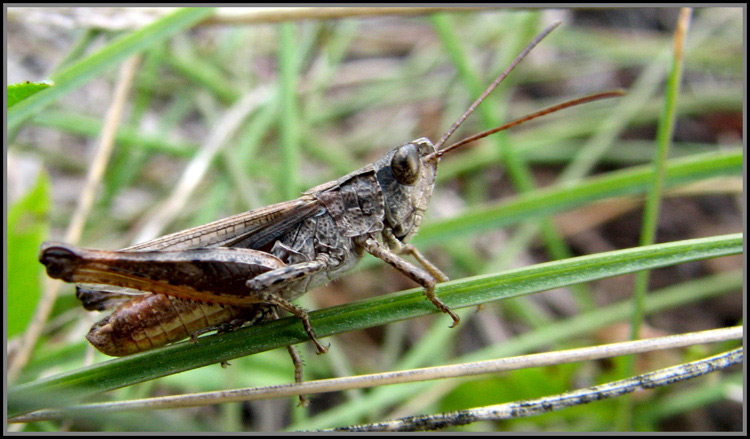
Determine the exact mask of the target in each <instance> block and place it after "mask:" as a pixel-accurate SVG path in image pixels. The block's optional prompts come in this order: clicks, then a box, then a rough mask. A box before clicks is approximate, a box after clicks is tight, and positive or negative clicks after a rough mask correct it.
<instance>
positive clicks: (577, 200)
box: [414, 150, 744, 244]
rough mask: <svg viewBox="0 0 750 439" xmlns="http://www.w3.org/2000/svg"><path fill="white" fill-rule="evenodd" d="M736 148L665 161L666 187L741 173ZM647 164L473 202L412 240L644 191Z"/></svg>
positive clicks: (426, 240) (511, 221)
mask: <svg viewBox="0 0 750 439" xmlns="http://www.w3.org/2000/svg"><path fill="white" fill-rule="evenodd" d="M743 163H744V159H743V152H742V151H741V150H737V151H728V152H719V153H708V154H699V155H695V156H690V157H685V158H680V159H673V160H669V161H668V162H667V179H666V185H667V187H673V186H676V185H679V184H683V183H687V182H691V181H696V180H700V179H707V178H711V177H716V176H724V175H742V172H743ZM653 172H654V171H653V168H652V167H651V166H639V167H632V168H628V169H624V170H621V171H614V172H610V173H608V174H605V175H603V176H600V177H593V178H589V179H586V180H583V181H581V182H579V183H576V184H575V185H572V186H569V185H566V186H562V187H550V188H544V189H539V190H536V191H534V192H531V193H526V194H521V195H518V196H517V197H516V198H514V199H512V200H509V201H504V202H500V203H497V204H493V205H490V206H482V207H476V208H473V209H470V210H468V211H467V212H464V213H463V214H461V215H458V216H457V217H455V218H450V219H446V220H441V221H435V222H428V223H426V224H424V225H423V226H422V227H421V228H420V230H419V233H418V234H417V235H416V236H415V237H414V243H415V244H431V243H435V242H438V241H440V240H445V239H446V238H448V237H453V236H460V235H462V234H466V233H471V232H475V231H477V230H484V229H489V228H493V227H499V226H505V225H509V224H516V223H519V222H521V221H525V220H527V219H529V218H532V217H535V216H539V215H549V214H553V213H557V212H561V211H563V210H566V209H572V208H574V207H578V206H582V205H585V204H587V203H591V202H593V201H596V200H601V199H604V198H608V197H617V196H623V195H635V194H639V193H644V192H645V191H646V190H647V189H648V187H649V185H650V182H651V179H652V178H653Z"/></svg>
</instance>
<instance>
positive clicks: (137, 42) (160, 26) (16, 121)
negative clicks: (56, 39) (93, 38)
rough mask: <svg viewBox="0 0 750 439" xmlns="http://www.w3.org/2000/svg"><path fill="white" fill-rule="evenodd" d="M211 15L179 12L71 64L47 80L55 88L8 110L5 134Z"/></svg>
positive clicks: (204, 10)
mask: <svg viewBox="0 0 750 439" xmlns="http://www.w3.org/2000/svg"><path fill="white" fill-rule="evenodd" d="M213 13H214V10H213V9H211V8H183V9H179V10H177V11H176V12H174V13H172V14H169V15H167V16H165V17H163V18H161V19H159V20H156V21H155V22H153V23H152V24H150V25H148V26H146V27H144V28H142V29H139V30H137V31H134V32H131V33H129V34H126V35H123V36H121V37H119V38H117V39H116V40H114V41H112V42H111V43H110V44H108V45H106V46H105V47H103V48H102V49H100V50H98V51H97V52H96V53H94V54H92V55H90V56H87V57H86V58H84V59H82V60H80V61H77V62H75V63H73V64H71V65H70V66H68V67H66V68H65V69H63V70H62V71H61V72H59V73H56V74H55V75H53V76H52V77H51V78H50V79H51V80H52V81H53V82H54V83H55V86H54V87H50V88H49V89H47V90H44V91H42V92H39V93H37V94H35V95H34V96H32V97H30V98H29V99H26V100H25V101H23V102H20V103H18V104H17V105H15V106H14V107H13V108H12V109H9V110H8V118H7V124H8V125H7V126H8V131H9V132H12V131H13V130H14V129H16V128H17V127H18V126H19V125H20V124H21V123H22V122H23V121H24V120H25V119H26V118H28V117H29V116H31V115H33V114H35V113H37V112H39V111H40V110H42V109H43V108H44V107H46V106H48V105H49V104H51V103H53V102H55V101H57V100H59V99H60V98H62V97H63V96H65V95H66V94H68V93H70V92H71V91H73V90H75V89H76V88H77V87H79V86H81V85H83V84H84V83H86V82H87V81H89V80H91V79H93V78H95V77H96V76H98V75H100V74H101V73H103V72H105V71H107V70H109V69H111V68H114V67H115V66H117V65H119V63H120V62H121V61H123V60H125V59H127V58H128V57H130V56H132V55H133V54H135V53H138V52H140V51H141V50H143V49H145V48H147V47H148V46H150V45H152V44H154V43H156V42H159V41H163V40H164V39H166V38H169V37H170V36H172V35H174V34H176V33H178V32H181V31H183V30H185V29H187V28H189V27H191V26H192V25H194V24H195V23H197V22H199V21H201V20H204V19H205V18H207V17H209V16H211V15H212V14H213Z"/></svg>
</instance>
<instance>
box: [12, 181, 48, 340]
mask: <svg viewBox="0 0 750 439" xmlns="http://www.w3.org/2000/svg"><path fill="white" fill-rule="evenodd" d="M49 191H50V183H49V177H47V174H46V173H45V172H40V173H39V177H38V178H37V181H36V184H35V185H34V187H33V188H32V189H31V190H30V191H29V192H28V193H27V194H26V195H25V196H24V197H23V198H21V199H20V200H18V201H17V202H16V203H15V204H13V206H11V207H10V210H9V212H8V259H7V261H8V262H7V263H8V319H7V323H8V326H7V329H8V334H7V335H8V337H12V336H14V335H16V334H19V333H21V332H23V331H24V330H25V329H26V326H27V325H28V324H29V321H30V319H31V316H32V314H33V313H34V310H35V309H36V305H37V301H38V300H39V295H40V291H41V285H40V279H41V278H40V274H41V271H42V265H41V264H39V261H38V260H37V254H38V252H39V245H40V244H41V243H42V241H44V239H45V238H46V237H47V228H48V224H47V221H48V220H47V213H48V212H49V206H50V195H49Z"/></svg>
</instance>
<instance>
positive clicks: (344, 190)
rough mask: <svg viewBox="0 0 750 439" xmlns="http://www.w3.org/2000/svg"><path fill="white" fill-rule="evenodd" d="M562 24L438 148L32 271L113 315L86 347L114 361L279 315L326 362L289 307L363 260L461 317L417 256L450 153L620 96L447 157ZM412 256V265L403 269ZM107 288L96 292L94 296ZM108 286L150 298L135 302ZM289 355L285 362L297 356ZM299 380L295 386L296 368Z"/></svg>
mask: <svg viewBox="0 0 750 439" xmlns="http://www.w3.org/2000/svg"><path fill="white" fill-rule="evenodd" d="M558 24H559V23H555V24H553V25H552V26H550V27H548V28H547V29H545V30H544V31H543V32H542V33H541V34H539V35H538V36H537V37H536V38H535V39H534V40H533V41H532V42H531V43H530V44H529V45H528V46H527V47H526V48H525V49H524V50H523V51H522V52H521V54H519V55H518V57H516V59H515V60H514V61H513V63H511V65H510V66H509V67H508V68H507V69H506V70H505V71H504V72H503V73H502V74H501V75H499V76H498V77H497V78H496V79H495V81H494V82H493V83H492V84H491V85H490V86H489V87H488V88H487V90H485V92H484V93H483V94H482V95H481V96H480V97H479V98H478V99H477V100H476V101H475V102H474V103H473V104H472V105H471V106H470V107H469V109H468V110H467V111H466V112H465V113H464V115H463V116H461V117H460V118H459V119H458V120H457V121H456V122H455V123H454V124H453V126H451V128H450V129H449V130H448V131H447V132H446V133H445V134H444V135H443V136H442V138H441V139H440V140H439V141H438V142H437V143H435V144H433V143H432V142H431V141H430V140H429V139H426V138H419V139H416V140H413V141H411V142H408V143H406V144H404V145H401V146H398V147H395V148H393V149H391V150H389V151H388V152H386V153H385V154H384V155H383V156H382V157H381V158H380V159H378V160H377V161H375V162H374V163H370V164H368V165H366V166H363V167H362V168H360V169H358V170H356V171H354V172H351V173H349V174H347V175H345V176H343V177H341V178H339V179H338V180H335V181H330V182H328V183H324V184H322V185H319V186H316V187H314V188H312V189H310V190H308V191H306V192H304V193H303V195H302V196H301V197H300V198H298V199H296V200H291V201H286V202H282V203H279V204H274V205H271V206H267V207H263V208H260V209H256V210H252V211H249V212H245V213H240V214H238V215H234V216H231V217H228V218H225V219H221V220H218V221H215V222H212V223H209V224H206V225H202V226H198V227H194V228H191V229H187V230H184V231H181V232H177V233H172V234H170V235H166V236H163V237H161V238H157V239H154V240H152V241H148V242H145V243H142V244H138V245H135V246H132V247H128V248H125V249H122V250H120V251H114V252H110V251H99V250H87V249H81V248H78V247H75V246H72V245H68V244H63V243H53V242H48V243H45V244H43V246H42V248H41V252H40V256H39V260H40V262H41V263H42V264H44V265H45V266H46V268H47V273H48V275H49V276H50V277H53V278H57V279H62V280H64V281H66V282H73V283H79V284H95V285H96V287H94V288H91V287H84V286H79V287H78V290H77V296H78V298H79V299H81V301H82V302H83V303H84V307H86V308H87V309H96V310H103V309H109V308H115V310H114V312H113V313H112V315H110V316H109V317H107V318H105V319H104V320H102V321H101V322H99V323H97V324H95V325H94V327H93V328H92V329H91V331H90V333H89V334H88V336H87V338H88V340H89V341H90V342H91V343H92V344H93V345H94V346H95V347H96V348H97V349H99V350H100V351H102V352H104V353H105V354H109V355H115V356H121V355H129V354H132V353H135V352H140V351H144V350H147V349H152V348H154V347H158V346H162V345H165V344H167V343H170V342H173V341H177V340H180V339H183V338H186V337H192V338H193V339H195V337H197V335H199V334H202V333H205V332H208V331H212V330H218V331H226V330H231V329H234V328H236V327H239V326H241V325H243V324H253V323H257V322H260V321H263V320H266V319H269V318H275V317H276V309H277V308H282V309H284V310H286V311H288V312H290V313H292V314H293V315H295V316H297V317H298V318H299V319H301V321H302V324H303V326H304V329H305V331H306V333H307V334H308V335H309V337H310V339H311V340H312V342H313V343H314V344H315V346H316V348H317V351H318V353H319V354H321V353H325V352H326V347H325V346H323V345H322V344H321V343H320V342H319V341H318V340H317V337H316V335H315V331H314V328H313V326H312V324H311V323H310V319H309V316H308V314H307V312H306V311H305V310H303V309H302V308H300V307H298V306H297V305H295V304H293V303H292V301H293V300H295V299H296V298H298V297H299V296H301V295H303V294H305V293H306V292H307V291H309V290H311V289H313V288H316V287H318V286H321V285H323V284H325V283H328V282H330V281H331V280H333V279H335V278H337V277H339V276H341V275H343V274H344V273H346V272H347V271H349V270H350V269H351V268H352V267H353V266H354V265H355V264H357V262H358V261H359V260H360V258H361V257H362V256H363V255H364V254H365V253H369V254H371V255H373V256H375V257H377V258H379V259H381V260H383V261H384V262H386V263H387V264H389V265H391V266H392V267H394V268H395V269H396V270H398V271H400V272H401V273H403V274H404V275H406V276H408V277H409V278H410V279H412V280H414V281H415V282H417V283H418V284H419V285H421V286H422V287H423V288H424V292H425V296H426V297H427V299H428V300H429V301H430V302H432V304H433V305H434V306H435V307H436V308H437V309H438V310H440V311H442V312H444V313H446V314H448V315H449V316H450V317H451V318H452V320H453V325H452V327H453V326H455V325H456V324H458V322H459V317H458V316H457V315H456V314H455V313H453V311H452V310H451V309H450V308H449V307H447V306H446V305H445V304H444V303H443V302H442V301H441V300H440V299H439V298H438V297H437V296H436V294H435V285H436V284H437V283H438V282H444V281H446V280H448V277H447V276H445V274H443V273H442V272H441V271H440V270H439V269H438V268H437V267H436V266H435V265H433V264H432V263H431V262H430V261H428V260H427V259H426V258H425V257H424V256H423V255H422V254H421V253H420V252H419V251H418V250H417V249H416V248H415V247H414V246H412V245H411V244H408V241H409V239H410V238H411V237H413V236H414V235H415V234H416V233H417V230H418V229H419V226H420V224H421V223H422V219H423V217H424V214H425V211H426V209H427V205H428V203H429V201H430V197H431V195H432V192H433V188H434V184H435V175H436V173H437V166H438V163H439V162H440V159H441V158H442V157H443V156H444V155H445V154H447V153H448V152H449V151H453V150H455V149H457V148H458V147H460V146H462V145H465V144H467V143H469V142H473V141H475V140H477V139H480V138H483V137H485V136H488V135H490V134H493V133H495V132H498V131H502V130H504V129H507V128H510V127H512V126H515V125H518V124H520V123H523V122H525V121H528V120H531V119H533V118H536V117H539V116H542V115H545V114H548V113H551V112H553V111H557V110H560V109H563V108H567V107H570V106H573V105H578V104H581V103H584V102H588V101H592V100H595V99H602V98H608V97H612V96H617V95H620V94H622V92H619V91H614V92H606V93H600V94H596V95H591V96H588V97H584V98H579V99H576V100H572V101H568V102H565V103H562V104H559V105H556V106H554V107H550V108H547V109H545V110H541V111H538V112H536V113H532V114H530V115H528V116H525V117H523V118H520V119H517V120H515V121H513V122H510V123H507V124H505V125H503V126H501V127H498V128H495V129H493V130H489V131H485V132H482V133H479V134H477V135H474V136H472V137H469V138H467V139H464V140H462V141H460V142H457V143H454V144H452V145H450V146H447V147H443V145H445V144H446V142H447V140H448V139H449V138H450V137H451V135H452V134H453V133H454V132H455V131H456V130H457V129H458V127H459V126H460V125H461V124H462V123H463V121H464V120H465V119H466V118H467V117H468V116H469V115H470V114H471V113H472V112H473V111H474V110H475V109H476V108H477V106H478V105H479V104H480V103H481V102H482V101H483V100H484V99H485V98H486V97H487V96H488V95H489V94H490V93H491V92H492V91H493V90H494V89H495V87H497V85H498V84H499V83H500V82H501V81H502V80H503V79H504V78H505V77H506V76H507V75H508V74H509V73H510V71H511V70H512V69H513V68H514V67H515V66H516V65H517V64H518V63H519V62H520V61H521V60H522V59H523V58H524V57H525V56H526V54H528V53H529V52H530V51H531V50H532V49H533V48H534V47H535V46H536V45H537V44H538V43H539V41H541V40H542V38H544V37H545V36H546V35H547V34H548V33H549V32H551V31H552V30H553V29H554V28H555V27H556V26H557V25H558ZM407 254H408V255H411V256H412V257H413V258H414V259H415V260H416V262H417V264H418V265H417V264H414V263H412V262H409V261H408V260H406V259H404V255H407ZM102 285H104V286H108V287H107V288H102V287H101V286H102ZM111 286H115V287H125V288H130V289H136V290H140V291H143V292H148V294H145V295H141V296H137V297H135V298H133V297H132V296H128V295H127V294H125V293H123V292H122V291H117V290H112V289H111ZM290 352H291V353H292V357H293V359H294V358H295V353H294V352H293V351H290ZM295 368H296V379H297V381H299V380H300V379H301V378H300V377H301V371H300V366H299V361H298V359H295Z"/></svg>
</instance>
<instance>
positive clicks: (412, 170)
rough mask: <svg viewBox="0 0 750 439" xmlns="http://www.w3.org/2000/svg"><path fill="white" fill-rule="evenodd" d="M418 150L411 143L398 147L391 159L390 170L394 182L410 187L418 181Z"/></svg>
mask: <svg viewBox="0 0 750 439" xmlns="http://www.w3.org/2000/svg"><path fill="white" fill-rule="evenodd" d="M420 166H421V165H420V161H419V150H418V149H417V146H416V145H415V144H413V143H407V144H406V145H404V146H402V147H400V148H399V149H398V151H396V153H395V154H393V158H392V159H391V170H392V171H393V176H394V177H396V180H397V181H398V182H399V183H401V184H405V185H407V186H411V185H413V184H414V183H416V181H417V179H419V168H420Z"/></svg>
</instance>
